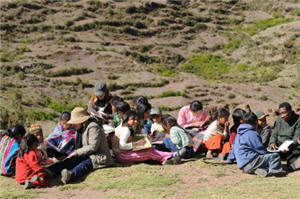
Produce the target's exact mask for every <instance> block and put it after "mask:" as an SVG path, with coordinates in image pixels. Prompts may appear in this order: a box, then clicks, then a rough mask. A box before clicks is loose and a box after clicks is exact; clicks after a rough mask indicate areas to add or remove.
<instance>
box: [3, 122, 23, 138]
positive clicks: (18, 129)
mask: <svg viewBox="0 0 300 199" xmlns="http://www.w3.org/2000/svg"><path fill="white" fill-rule="evenodd" d="M25 133H26V130H25V128H24V126H22V125H18V124H17V125H16V126H13V127H12V128H9V129H8V130H7V135H8V136H9V137H11V138H17V137H18V136H21V137H23V136H24V135H25Z"/></svg>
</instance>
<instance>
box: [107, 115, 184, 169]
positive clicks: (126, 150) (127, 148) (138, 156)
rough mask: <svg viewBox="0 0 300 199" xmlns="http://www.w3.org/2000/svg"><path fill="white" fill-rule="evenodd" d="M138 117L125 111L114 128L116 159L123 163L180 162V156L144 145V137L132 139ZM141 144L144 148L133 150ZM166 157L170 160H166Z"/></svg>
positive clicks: (140, 146) (145, 143) (137, 123)
mask: <svg viewBox="0 0 300 199" xmlns="http://www.w3.org/2000/svg"><path fill="white" fill-rule="evenodd" d="M138 119H139V118H138V114H137V113H136V112H134V111H131V110H130V111H127V112H126V113H125V114H124V115H123V123H122V125H120V126H118V127H117V128H116V130H115V135H114V137H113V146H112V148H113V152H114V153H115V155H116V156H115V157H116V160H117V161H119V162H123V163H134V162H143V161H147V160H154V161H157V162H159V163H161V164H166V163H172V164H178V163H180V158H179V157H173V154H172V153H169V152H161V151H158V150H156V149H154V148H152V147H151V145H150V146H149V145H148V146H145V145H147V141H146V140H145V139H141V140H138V141H133V138H134V136H135V134H136V130H137V128H138V125H139V121H138ZM142 146H145V147H144V148H145V149H141V150H135V149H136V148H143V147H142ZM172 157H173V158H172ZM168 159H170V160H169V161H168ZM167 161H168V162H167Z"/></svg>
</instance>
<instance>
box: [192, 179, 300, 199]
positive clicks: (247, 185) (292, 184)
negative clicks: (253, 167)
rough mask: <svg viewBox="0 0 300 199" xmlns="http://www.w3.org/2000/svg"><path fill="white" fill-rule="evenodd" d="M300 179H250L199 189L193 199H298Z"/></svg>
mask: <svg viewBox="0 0 300 199" xmlns="http://www.w3.org/2000/svg"><path fill="white" fill-rule="evenodd" d="M299 187H300V177H299V176H294V177H290V178H288V177H287V178H259V177H256V178H252V179H244V180H242V181H241V182H239V183H237V184H235V185H225V186H222V187H217V188H214V189H201V190H199V191H197V192H195V193H193V194H192V195H191V196H189V197H187V198H190V199H193V198H222V199H223V198H228V199H229V198H230V199H232V198H237V199H238V198H299V195H300V189H299Z"/></svg>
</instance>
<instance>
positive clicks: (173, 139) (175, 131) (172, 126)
mask: <svg viewBox="0 0 300 199" xmlns="http://www.w3.org/2000/svg"><path fill="white" fill-rule="evenodd" d="M162 124H163V127H164V129H165V130H166V131H167V132H168V134H167V135H166V138H165V139H164V145H165V147H166V148H168V149H170V150H171V151H172V152H178V153H179V155H180V156H183V157H184V158H191V157H194V156H195V152H194V150H193V142H192V138H191V136H190V135H189V134H187V133H186V132H185V131H184V129H183V128H182V127H180V126H179V125H178V124H177V120H176V118H174V117H173V116H171V115H168V114H167V115H164V117H163V120H162Z"/></svg>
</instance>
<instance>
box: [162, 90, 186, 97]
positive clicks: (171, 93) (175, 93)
mask: <svg viewBox="0 0 300 199" xmlns="http://www.w3.org/2000/svg"><path fill="white" fill-rule="evenodd" d="M181 95H182V94H181V92H180V91H173V90H168V91H164V92H163V93H162V94H160V95H158V96H157V97H158V98H164V97H173V96H181Z"/></svg>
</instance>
